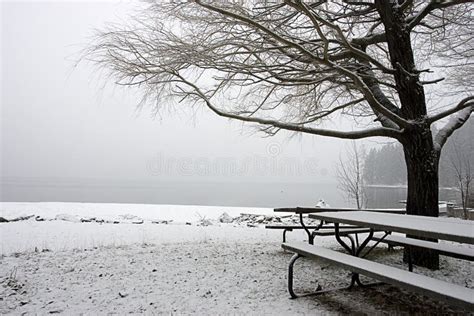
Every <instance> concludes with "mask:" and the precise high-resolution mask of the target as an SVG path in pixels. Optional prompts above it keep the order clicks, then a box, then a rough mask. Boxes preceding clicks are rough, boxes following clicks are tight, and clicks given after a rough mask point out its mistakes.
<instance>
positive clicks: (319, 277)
mask: <svg viewBox="0 0 474 316" xmlns="http://www.w3.org/2000/svg"><path fill="white" fill-rule="evenodd" d="M67 206H72V207H71V208H70V209H67ZM123 207H124V208H119V207H116V206H113V207H111V205H102V206H100V205H99V206H97V205H84V204H79V205H70V204H67V205H66V204H55V203H53V204H48V203H47V204H37V205H35V203H28V204H26V205H25V204H24V203H16V204H9V205H5V203H3V204H2V213H1V215H0V216H6V217H7V218H10V217H17V216H20V215H27V214H35V215H37V216H41V218H44V220H40V221H37V220H36V219H35V218H30V219H28V220H23V221H17V222H9V223H0V237H1V238H0V239H1V240H0V241H1V249H0V251H1V254H0V267H1V269H0V313H2V314H3V313H5V314H24V313H26V314H40V315H42V314H49V313H59V314H65V315H70V314H74V315H75V314H82V313H85V314H109V313H114V314H125V313H133V314H200V315H209V314H258V315H261V314H269V315H270V314H271V315H275V314H276V315H295V314H341V313H342V314H348V313H362V314H377V313H389V314H393V313H396V314H400V313H402V314H414V313H421V312H423V313H427V314H452V313H463V312H465V311H462V310H458V309H456V308H454V307H452V306H449V305H446V304H443V303H440V302H436V301H433V300H429V299H426V298H424V297H422V296H419V295H414V294H413V293H410V292H405V291H401V290H399V289H397V288H395V287H390V286H381V287H375V288H366V289H356V290H354V291H337V292H333V293H331V294H327V295H322V296H318V297H306V298H301V299H298V300H290V299H289V296H288V293H287V290H286V289H287V288H286V276H287V267H288V262H289V260H290V258H291V254H290V253H287V252H284V251H283V250H282V249H281V247H280V243H281V238H282V236H281V231H278V230H266V229H259V228H256V227H248V225H240V224H236V223H233V222H231V223H221V222H219V221H217V217H216V216H218V215H221V214H222V212H229V214H232V216H238V214H240V213H251V212H255V213H256V212H257V211H258V212H260V211H261V210H260V209H259V210H257V211H256V209H252V210H251V209H247V208H246V209H243V208H239V209H234V210H229V209H226V208H220V207H219V208H217V209H216V211H215V213H213V215H216V216H213V215H209V214H210V213H206V216H208V218H209V219H211V220H212V221H213V225H208V226H205V225H200V220H201V219H202V217H203V216H204V215H202V214H200V215H199V216H197V217H195V218H194V219H195V220H196V221H197V222H193V224H192V225H186V224H185V222H186V221H187V220H192V219H193V218H191V219H190V218H186V217H182V215H183V214H182V213H181V214H174V215H173V214H170V217H167V218H168V220H170V219H176V220H177V221H176V222H174V221H173V222H172V223H177V224H170V223H168V224H165V223H160V224H154V223H153V221H154V220H158V219H164V218H165V217H162V216H163V215H164V214H165V213H159V212H156V213H152V215H151V216H150V217H147V216H145V215H147V214H149V213H150V209H148V210H140V207H141V206H137V208H136V209H134V208H133V207H130V206H129V205H128V206H123ZM100 208H104V209H105V210H109V211H108V212H105V211H104V213H103V214H101V216H102V215H103V216H110V217H109V219H114V218H116V217H117V216H119V215H123V214H129V215H131V216H142V217H143V218H145V219H146V220H145V221H144V222H143V223H141V224H139V225H137V224H133V223H132V222H128V223H127V222H123V223H121V224H118V225H114V224H107V223H105V222H104V223H101V222H97V221H91V222H80V221H72V220H69V219H70V218H65V219H58V218H57V215H58V213H59V214H64V215H68V216H75V217H87V216H92V215H96V217H99V215H98V214H100V213H99V209H100ZM180 208H181V207H178V208H174V209H180ZM171 209H173V208H172V207H171V208H167V210H171ZM33 210H34V211H35V212H32V211H33ZM204 210H205V208H204V207H202V208H201V209H200V210H198V212H199V211H200V212H203V211H204ZM124 211H127V212H125V213H124ZM184 211H185V208H183V209H182V210H181V212H184ZM193 211H194V209H193V210H191V209H189V208H188V211H187V212H188V213H185V214H193V213H194V212H193ZM140 212H141V213H140ZM178 213H179V212H178ZM179 215H181V216H179ZM171 216H176V217H174V218H173V217H171ZM179 221H182V222H179ZM201 224H202V221H201ZM260 226H261V225H260ZM287 238H288V240H304V239H305V234H304V232H302V231H301V230H300V231H294V232H291V233H289V234H288V236H287ZM316 243H317V244H318V245H323V246H325V247H330V248H335V249H338V248H340V247H339V245H338V244H337V242H336V241H335V240H334V238H332V237H320V238H317V240H316ZM372 259H374V260H376V261H380V262H384V263H386V264H390V265H393V266H397V267H400V268H406V267H405V265H404V263H403V262H402V251H393V252H387V251H386V248H385V247H378V248H377V249H376V251H374V253H373V258H372ZM441 266H442V269H441V270H439V271H430V270H426V269H422V268H417V272H419V273H423V274H427V275H431V276H434V277H436V278H439V279H444V280H448V281H450V282H453V283H456V284H460V285H463V286H468V287H471V288H472V287H474V280H473V275H474V273H473V272H474V269H473V268H474V265H473V263H471V262H467V261H463V260H458V259H452V258H446V257H442V259H441ZM295 273H296V274H295V277H296V280H297V281H296V282H297V284H298V286H300V287H302V288H304V289H306V290H311V289H314V288H316V287H317V286H318V285H322V286H323V287H325V288H331V287H340V286H344V285H347V283H348V272H347V271H345V270H344V269H339V268H336V267H333V266H331V265H328V264H326V263H325V262H323V261H319V260H316V262H315V261H312V260H301V262H299V263H298V267H297V269H296V270H295Z"/></svg>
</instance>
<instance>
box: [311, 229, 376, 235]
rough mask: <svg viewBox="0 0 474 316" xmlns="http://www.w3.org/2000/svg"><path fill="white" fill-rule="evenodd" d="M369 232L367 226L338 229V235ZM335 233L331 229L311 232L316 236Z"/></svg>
mask: <svg viewBox="0 0 474 316" xmlns="http://www.w3.org/2000/svg"><path fill="white" fill-rule="evenodd" d="M368 232H370V229H369V228H360V227H359V228H343V229H339V234H340V235H349V234H362V233H368ZM335 234H336V231H335V230H334V229H333V230H331V231H327V230H326V231H319V230H318V231H315V232H313V235H316V236H334V235H335Z"/></svg>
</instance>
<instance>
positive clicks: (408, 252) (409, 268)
mask: <svg viewBox="0 0 474 316" xmlns="http://www.w3.org/2000/svg"><path fill="white" fill-rule="evenodd" d="M406 247H408V251H407V255H408V271H410V272H413V260H412V255H411V246H406Z"/></svg>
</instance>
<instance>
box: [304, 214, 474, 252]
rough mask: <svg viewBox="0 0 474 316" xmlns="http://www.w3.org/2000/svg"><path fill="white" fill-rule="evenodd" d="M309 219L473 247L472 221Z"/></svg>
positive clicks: (392, 217)
mask: <svg viewBox="0 0 474 316" xmlns="http://www.w3.org/2000/svg"><path fill="white" fill-rule="evenodd" d="M309 216H310V217H311V218H316V219H320V220H326V221H331V222H339V223H345V224H352V225H358V226H362V227H371V228H374V229H382V230H387V231H392V232H399V233H404V234H412V235H416V236H419V237H426V238H436V239H444V240H449V241H456V242H461V243H468V244H474V225H473V223H472V221H466V220H461V219H454V218H441V217H427V216H416V215H404V214H387V213H372V212H365V211H352V212H326V213H318V214H310V215H309Z"/></svg>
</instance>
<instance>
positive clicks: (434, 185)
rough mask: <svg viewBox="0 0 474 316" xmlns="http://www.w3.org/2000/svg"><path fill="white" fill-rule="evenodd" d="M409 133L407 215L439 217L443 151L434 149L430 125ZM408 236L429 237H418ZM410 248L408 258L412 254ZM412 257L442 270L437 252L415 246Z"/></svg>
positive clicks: (415, 261) (405, 146)
mask: <svg viewBox="0 0 474 316" xmlns="http://www.w3.org/2000/svg"><path fill="white" fill-rule="evenodd" d="M406 136H407V137H405V138H404V141H403V149H404V153H405V161H406V165H407V177H408V192H407V205H406V207H407V214H410V215H420V216H432V217H438V215H439V209H438V163H439V153H438V152H437V151H436V150H435V149H434V146H433V140H432V136H431V131H430V130H429V127H425V128H424V129H423V130H421V131H414V132H413V133H410V134H409V135H406ZM407 237H411V238H418V239H425V238H420V237H416V236H407ZM425 240H428V239H425ZM429 240H430V241H434V242H437V240H433V239H429ZM407 251H408V250H406V251H405V256H404V259H405V258H407V257H408V253H407ZM411 256H412V261H413V264H415V265H419V266H423V267H426V268H429V269H439V255H438V254H437V253H436V252H434V251H430V250H426V249H423V248H414V249H412V251H411Z"/></svg>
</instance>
